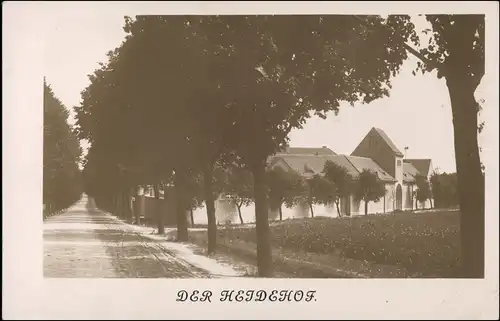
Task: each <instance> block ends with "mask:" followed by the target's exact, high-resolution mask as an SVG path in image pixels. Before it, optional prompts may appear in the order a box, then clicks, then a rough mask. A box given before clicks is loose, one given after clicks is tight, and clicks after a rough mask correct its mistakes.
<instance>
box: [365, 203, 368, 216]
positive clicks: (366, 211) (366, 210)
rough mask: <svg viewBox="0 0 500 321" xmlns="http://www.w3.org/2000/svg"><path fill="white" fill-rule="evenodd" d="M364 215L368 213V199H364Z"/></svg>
mask: <svg viewBox="0 0 500 321" xmlns="http://www.w3.org/2000/svg"><path fill="white" fill-rule="evenodd" d="M365 215H368V201H365Z"/></svg>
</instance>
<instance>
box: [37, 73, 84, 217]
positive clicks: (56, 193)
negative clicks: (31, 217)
mask: <svg viewBox="0 0 500 321" xmlns="http://www.w3.org/2000/svg"><path fill="white" fill-rule="evenodd" d="M43 87H44V91H43V107H44V108H43V109H44V112H43V202H44V204H45V206H46V211H47V212H49V213H51V212H54V211H57V210H60V209H63V208H65V207H68V206H69V205H71V204H73V203H74V202H75V201H77V200H78V198H79V197H80V194H81V192H82V185H81V183H82V177H81V172H80V169H79V162H80V156H81V152H82V151H81V147H80V144H79V141H78V139H77V138H76V136H75V135H74V134H73V131H72V127H71V126H70V125H69V124H68V122H67V119H68V116H69V111H68V110H67V109H66V107H65V106H64V105H63V104H62V102H61V101H60V100H59V99H58V98H57V97H56V96H55V94H54V92H53V91H52V88H51V87H50V85H49V84H47V83H46V81H45V79H44V82H43Z"/></svg>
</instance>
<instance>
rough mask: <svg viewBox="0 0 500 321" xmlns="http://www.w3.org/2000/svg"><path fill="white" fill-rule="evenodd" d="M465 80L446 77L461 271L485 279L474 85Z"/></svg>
mask: <svg viewBox="0 0 500 321" xmlns="http://www.w3.org/2000/svg"><path fill="white" fill-rule="evenodd" d="M468 83H469V79H468V77H466V76H465V77H464V76H461V75H460V76H458V75H450V76H448V78H447V79H446V84H447V86H448V91H449V94H450V100H451V109H452V114H453V131H454V136H455V161H456V165H457V179H458V195H459V203H460V219H461V221H460V234H461V235H460V236H461V251H462V266H463V272H464V277H469V278H484V222H485V221H484V201H485V200H484V176H483V173H482V171H481V161H480V158H479V147H478V142H477V132H478V130H477V112H478V108H477V102H476V99H475V98H474V91H475V89H476V88H475V86H469V85H467V84H468Z"/></svg>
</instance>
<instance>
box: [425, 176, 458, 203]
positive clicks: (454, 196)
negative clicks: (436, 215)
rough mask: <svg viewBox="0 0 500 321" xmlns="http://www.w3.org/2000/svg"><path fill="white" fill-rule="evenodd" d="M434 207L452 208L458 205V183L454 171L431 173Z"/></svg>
mask: <svg viewBox="0 0 500 321" xmlns="http://www.w3.org/2000/svg"><path fill="white" fill-rule="evenodd" d="M430 184H431V191H432V196H433V198H434V207H436V208H454V207H457V206H458V184H457V174H456V173H451V174H448V173H441V174H438V173H433V174H432V175H431V179H430Z"/></svg>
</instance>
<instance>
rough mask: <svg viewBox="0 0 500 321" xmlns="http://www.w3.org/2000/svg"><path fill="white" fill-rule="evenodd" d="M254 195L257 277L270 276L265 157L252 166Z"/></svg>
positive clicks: (271, 271)
mask: <svg viewBox="0 0 500 321" xmlns="http://www.w3.org/2000/svg"><path fill="white" fill-rule="evenodd" d="M252 173H253V177H254V193H255V194H254V195H255V223H256V228H255V229H256V233H257V268H258V273H259V277H272V275H273V262H272V252H271V242H270V235H269V213H268V204H267V186H266V185H267V184H266V178H265V177H266V169H265V159H263V160H262V161H261V162H257V163H256V164H254V165H253V166H252Z"/></svg>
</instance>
